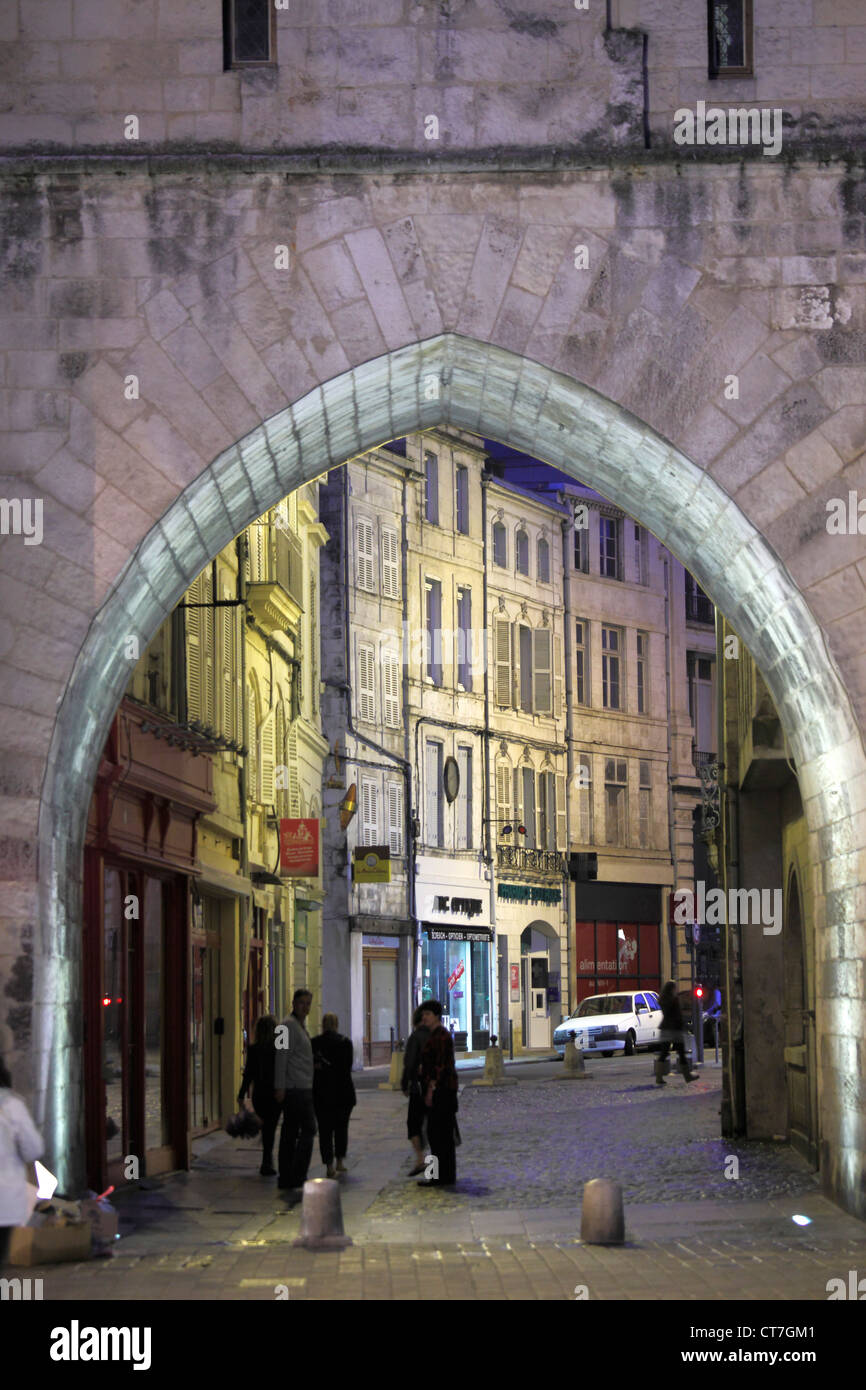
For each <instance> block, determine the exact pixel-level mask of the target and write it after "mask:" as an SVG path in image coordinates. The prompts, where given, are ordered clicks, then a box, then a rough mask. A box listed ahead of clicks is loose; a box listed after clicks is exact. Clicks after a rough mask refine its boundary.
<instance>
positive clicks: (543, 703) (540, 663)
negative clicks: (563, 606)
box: [532, 627, 553, 714]
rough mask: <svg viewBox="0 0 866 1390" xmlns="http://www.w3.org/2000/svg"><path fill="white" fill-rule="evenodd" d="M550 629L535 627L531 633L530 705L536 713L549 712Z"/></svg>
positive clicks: (550, 711)
mask: <svg viewBox="0 0 866 1390" xmlns="http://www.w3.org/2000/svg"><path fill="white" fill-rule="evenodd" d="M550 639H551V631H550V628H549V627H537V628H535V630H534V632H533V634H532V707H533V709H534V710H535V713H536V714H551V713H552V709H551V692H552V676H553V673H552V670H551V640H550Z"/></svg>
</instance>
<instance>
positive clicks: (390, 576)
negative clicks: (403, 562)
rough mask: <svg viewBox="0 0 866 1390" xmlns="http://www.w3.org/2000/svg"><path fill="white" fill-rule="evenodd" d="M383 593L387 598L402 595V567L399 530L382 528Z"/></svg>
mask: <svg viewBox="0 0 866 1390" xmlns="http://www.w3.org/2000/svg"><path fill="white" fill-rule="evenodd" d="M382 593H383V594H384V596H385V598H399V597H400V568H399V558H398V549H397V532H396V531H393V530H391V528H390V527H387V526H386V527H383V528H382Z"/></svg>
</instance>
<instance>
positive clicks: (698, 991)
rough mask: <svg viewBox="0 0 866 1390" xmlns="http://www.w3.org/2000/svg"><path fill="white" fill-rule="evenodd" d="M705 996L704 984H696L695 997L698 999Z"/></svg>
mask: <svg viewBox="0 0 866 1390" xmlns="http://www.w3.org/2000/svg"><path fill="white" fill-rule="evenodd" d="M703 997H704V987H703V985H695V998H696V999H703Z"/></svg>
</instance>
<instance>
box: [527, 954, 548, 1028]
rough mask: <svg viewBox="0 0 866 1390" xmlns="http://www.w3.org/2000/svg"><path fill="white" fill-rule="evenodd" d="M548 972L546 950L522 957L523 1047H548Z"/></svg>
mask: <svg viewBox="0 0 866 1390" xmlns="http://www.w3.org/2000/svg"><path fill="white" fill-rule="evenodd" d="M549 974H550V958H549V956H548V954H547V952H546V951H543V952H542V951H533V952H531V953H530V954H529V955H527V956H524V957H523V1000H524V1014H525V1019H526V1026H525V1029H524V1034H523V1039H524V1046H525V1047H550V1009H549V1008H548V1004H547V986H548V979H549Z"/></svg>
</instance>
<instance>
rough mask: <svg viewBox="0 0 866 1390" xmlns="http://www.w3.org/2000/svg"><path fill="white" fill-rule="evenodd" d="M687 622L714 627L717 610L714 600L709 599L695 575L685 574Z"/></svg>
mask: <svg viewBox="0 0 866 1390" xmlns="http://www.w3.org/2000/svg"><path fill="white" fill-rule="evenodd" d="M685 586H686V621H687V622H690V623H704V624H706V626H707V627H712V626H713V624H714V623H715V621H716V610H715V608H714V607H713V602H712V599H710V598H708V597H707V595H706V594H705V593H704V591H703V589H702V588H701V586H700V584H699V583H698V581H697V580H696V579H695V577H694V575H693V574H689V572H688V570H686V572H685Z"/></svg>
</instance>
